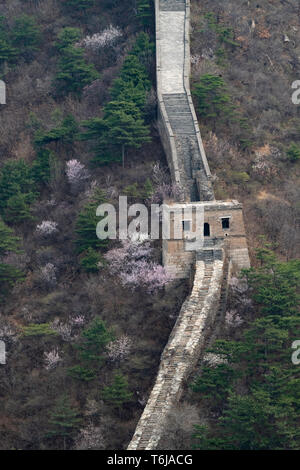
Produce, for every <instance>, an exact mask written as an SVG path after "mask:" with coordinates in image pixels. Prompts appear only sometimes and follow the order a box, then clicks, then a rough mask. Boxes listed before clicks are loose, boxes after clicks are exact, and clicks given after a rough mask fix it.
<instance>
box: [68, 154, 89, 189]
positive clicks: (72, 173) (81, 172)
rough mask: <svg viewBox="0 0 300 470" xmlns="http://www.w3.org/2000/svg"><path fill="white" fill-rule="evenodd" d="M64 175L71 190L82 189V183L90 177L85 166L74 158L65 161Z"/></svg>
mask: <svg viewBox="0 0 300 470" xmlns="http://www.w3.org/2000/svg"><path fill="white" fill-rule="evenodd" d="M66 175H67V178H68V182H69V183H70V185H71V187H72V189H73V190H80V189H82V188H83V185H84V183H85V182H86V180H87V179H89V177H90V174H89V172H88V170H87V169H86V168H85V166H84V165H83V164H82V163H80V162H79V161H78V160H76V159H73V160H69V161H68V162H67V163H66Z"/></svg>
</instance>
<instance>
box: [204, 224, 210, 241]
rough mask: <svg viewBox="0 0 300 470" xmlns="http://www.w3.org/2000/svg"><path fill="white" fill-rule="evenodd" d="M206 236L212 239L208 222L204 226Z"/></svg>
mask: <svg viewBox="0 0 300 470" xmlns="http://www.w3.org/2000/svg"><path fill="white" fill-rule="evenodd" d="M204 236H205V237H210V226H209V224H208V223H207V222H205V224H204Z"/></svg>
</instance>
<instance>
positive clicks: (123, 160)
mask: <svg viewBox="0 0 300 470" xmlns="http://www.w3.org/2000/svg"><path fill="white" fill-rule="evenodd" d="M122 167H123V168H125V145H122Z"/></svg>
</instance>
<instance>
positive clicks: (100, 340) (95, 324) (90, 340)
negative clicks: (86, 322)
mask: <svg viewBox="0 0 300 470" xmlns="http://www.w3.org/2000/svg"><path fill="white" fill-rule="evenodd" d="M113 339H114V336H113V334H112V332H111V331H109V330H108V329H107V328H106V325H105V323H104V322H103V321H102V320H101V318H99V317H96V318H94V320H93V321H92V323H91V325H90V326H89V327H88V328H86V329H85V330H84V331H83V333H82V343H81V344H80V346H79V347H78V349H79V351H80V356H81V359H82V360H83V361H88V362H94V363H96V365H97V366H99V365H101V364H102V362H103V360H104V355H103V354H104V351H105V346H106V345H107V344H108V343H109V342H110V341H112V340H113Z"/></svg>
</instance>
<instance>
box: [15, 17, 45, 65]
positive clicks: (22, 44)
mask: <svg viewBox="0 0 300 470" xmlns="http://www.w3.org/2000/svg"><path fill="white" fill-rule="evenodd" d="M11 36H12V41H13V45H14V46H15V47H16V48H17V49H18V50H19V53H20V54H22V55H23V56H24V54H25V55H26V54H31V53H32V52H35V51H36V50H37V49H38V45H39V42H40V39H41V33H40V28H39V26H38V25H37V23H36V20H35V18H33V17H32V16H28V15H22V16H20V17H19V18H17V19H16V20H15V24H14V26H13V28H12V32H11Z"/></svg>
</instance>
